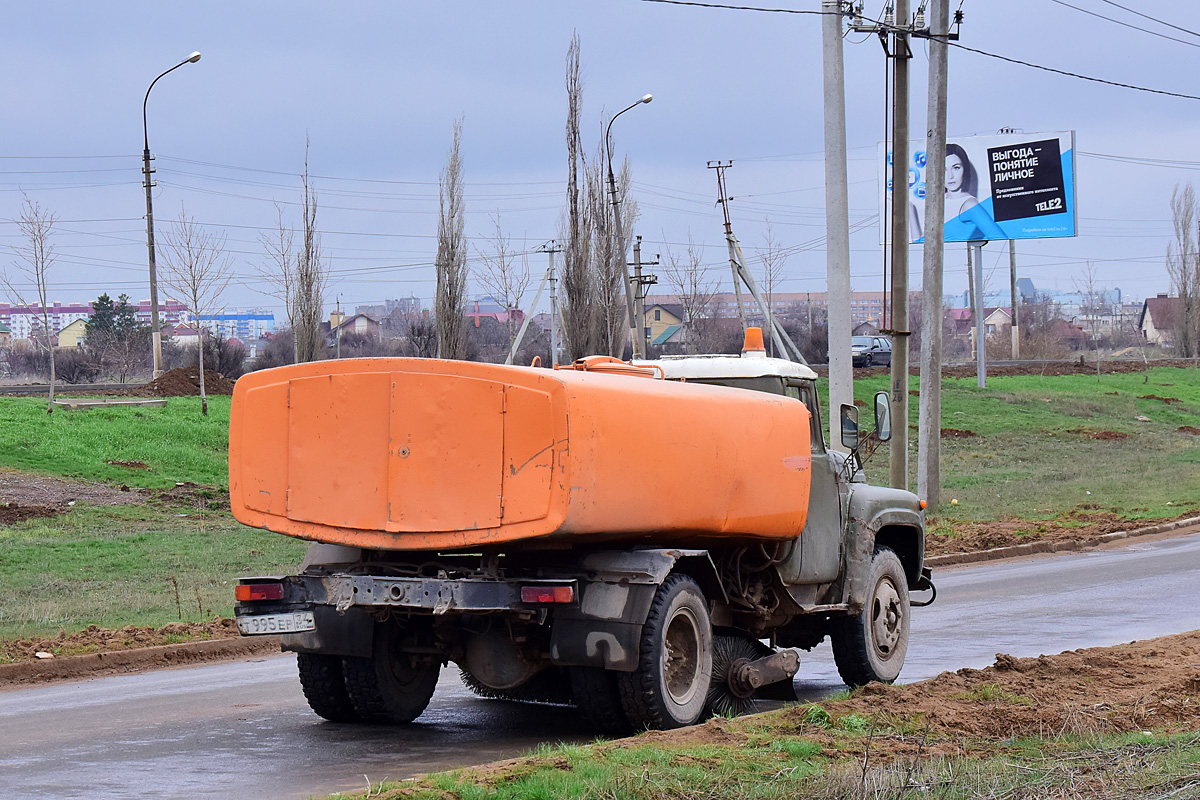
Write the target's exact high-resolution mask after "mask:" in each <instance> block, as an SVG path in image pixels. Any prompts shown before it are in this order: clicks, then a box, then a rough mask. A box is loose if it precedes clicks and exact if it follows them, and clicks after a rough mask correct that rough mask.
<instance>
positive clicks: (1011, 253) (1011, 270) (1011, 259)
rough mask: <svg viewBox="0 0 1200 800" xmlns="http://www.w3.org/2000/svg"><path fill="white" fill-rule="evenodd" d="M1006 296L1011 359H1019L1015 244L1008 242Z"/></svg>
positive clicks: (1010, 240)
mask: <svg viewBox="0 0 1200 800" xmlns="http://www.w3.org/2000/svg"><path fill="white" fill-rule="evenodd" d="M1008 283H1009V286H1008V295H1009V303H1010V304H1011V310H1012V357H1013V361H1016V360H1017V359H1018V358H1020V357H1021V332H1020V331H1021V329H1020V325H1019V324H1018V322H1017V299H1018V298H1017V242H1016V240H1014V239H1009V240H1008Z"/></svg>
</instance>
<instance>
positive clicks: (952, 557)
mask: <svg viewBox="0 0 1200 800" xmlns="http://www.w3.org/2000/svg"><path fill="white" fill-rule="evenodd" d="M1193 525H1200V517H1188V518H1187V519H1178V520H1175V521H1174V522H1164V523H1162V524H1159V525H1150V526H1147V527H1145V528H1134V529H1133V530H1129V531H1114V532H1113V533H1106V534H1104V535H1103V536H1098V537H1096V538H1094V539H1073V540H1071V541H1065V542H1030V543H1029V544H1014V545H1010V546H1008V547H993V548H992V549H991V550H976V551H975V552H972V553H947V554H946V555H942V556H929V557H928V558H926V559H925V565H926V566H928V567H950V566H957V565H959V564H978V563H980V562H983V561H995V560H997V559H1001V558H1015V557H1017V556H1033V555H1039V554H1042V553H1065V552H1069V551H1072V550H1090V549H1092V548H1095V547H1100V546H1101V545H1105V544H1108V543H1109V542H1117V541H1120V540H1122V539H1134V538H1137V537H1139V536H1153V535H1154V534H1157V533H1170V532H1172V531H1176V530H1179V529H1180V528H1187V527H1191V526H1193Z"/></svg>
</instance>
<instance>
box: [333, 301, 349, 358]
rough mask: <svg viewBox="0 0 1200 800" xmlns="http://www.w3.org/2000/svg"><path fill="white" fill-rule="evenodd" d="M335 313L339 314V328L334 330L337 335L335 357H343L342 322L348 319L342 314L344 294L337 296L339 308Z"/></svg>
mask: <svg viewBox="0 0 1200 800" xmlns="http://www.w3.org/2000/svg"><path fill="white" fill-rule="evenodd" d="M334 313H335V314H337V320H338V324H337V328H336V329H335V330H334V334H335V335H336V337H337V354H336V355H335V356H334V358H341V357H342V323H343V322H345V321H346V320H345V318H344V317H343V316H342V296H341V295H340V294H339V295H338V297H337V310H336V311H335V312H334Z"/></svg>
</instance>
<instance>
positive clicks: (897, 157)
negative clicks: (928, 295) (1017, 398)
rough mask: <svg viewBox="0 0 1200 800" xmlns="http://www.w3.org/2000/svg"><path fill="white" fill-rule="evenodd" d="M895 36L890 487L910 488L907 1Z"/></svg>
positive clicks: (901, 4) (900, 0) (902, 1)
mask: <svg viewBox="0 0 1200 800" xmlns="http://www.w3.org/2000/svg"><path fill="white" fill-rule="evenodd" d="M895 2H896V21H895V25H896V28H895V32H894V33H893V35H892V60H893V62H894V64H893V66H892V76H893V86H892V98H893V100H892V103H893V105H892V219H891V225H892V322H891V330H890V331H888V333H889V334H890V335H891V337H892V365H891V405H892V441H891V454H890V458H889V459H888V466H889V470H888V471H889V476H888V477H889V485H890V486H891V487H892V488H894V489H907V488H908V336H909V330H908V241H909V239H910V238H911V237H910V236H909V233H908V214H909V211H908V207H909V203H910V200H909V191H908V174H909V161H910V159H909V155H908V62H909V60H910V59H911V58H912V50H910V49H909V46H908V26H909V16H908V0H895Z"/></svg>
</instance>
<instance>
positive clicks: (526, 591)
mask: <svg viewBox="0 0 1200 800" xmlns="http://www.w3.org/2000/svg"><path fill="white" fill-rule="evenodd" d="M521 602H522V603H573V602H575V589H574V587H572V586H522V587H521Z"/></svg>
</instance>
